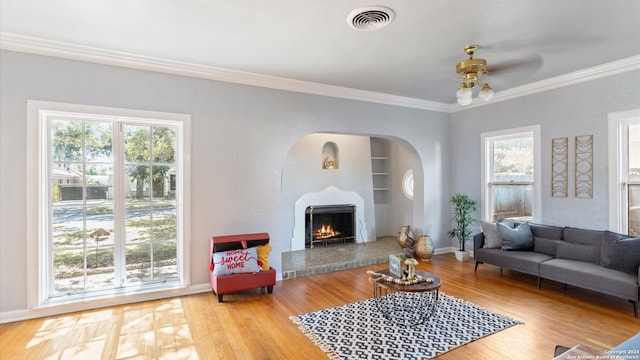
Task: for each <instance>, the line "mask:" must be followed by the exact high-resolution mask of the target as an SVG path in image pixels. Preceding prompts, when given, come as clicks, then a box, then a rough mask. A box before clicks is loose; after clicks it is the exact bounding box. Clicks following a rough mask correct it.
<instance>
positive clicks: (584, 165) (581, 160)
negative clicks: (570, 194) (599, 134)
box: [575, 135, 593, 199]
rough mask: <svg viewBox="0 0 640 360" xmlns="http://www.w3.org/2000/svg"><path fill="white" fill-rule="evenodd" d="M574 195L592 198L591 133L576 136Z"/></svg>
mask: <svg viewBox="0 0 640 360" xmlns="http://www.w3.org/2000/svg"><path fill="white" fill-rule="evenodd" d="M575 155H576V178H575V179H576V183H575V185H576V188H575V190H576V197H577V198H581V199H592V198H593V135H581V136H576V154H575Z"/></svg>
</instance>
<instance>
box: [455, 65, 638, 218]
mask: <svg viewBox="0 0 640 360" xmlns="http://www.w3.org/2000/svg"><path fill="white" fill-rule="evenodd" d="M638 108H640V71H634V72H628V73H624V74H622V75H616V76H611V77H607V78H604V79H599V80H594V81H590V82H585V83H581V84H577V85H572V86H568V87H564V88H559V89H555V90H551V91H547V92H544V93H539V94H534V95H529V96H526V97H521V98H517V99H514V100H510V101H504V102H496V103H493V104H490V105H488V106H483V107H478V108H473V109H470V110H466V111H460V112H456V113H453V114H452V116H451V140H450V144H451V149H450V151H451V163H452V169H451V181H452V189H451V190H452V193H455V192H464V193H468V194H469V195H470V196H471V197H472V198H473V199H477V200H480V181H479V180H480V154H481V144H480V134H481V133H482V132H487V131H496V130H502V129H510V128H517V127H523V126H529V125H534V124H540V125H541V143H542V155H541V156H542V216H541V222H542V223H544V224H551V225H560V226H575V227H584V228H589V229H606V228H607V227H608V223H609V222H608V183H607V181H608V180H607V176H608V175H607V174H608V171H609V164H608V154H607V146H608V145H607V113H610V112H617V111H625V110H630V109H638ZM578 135H593V142H594V147H593V148H594V154H593V161H594V164H593V170H594V172H593V175H594V177H593V198H592V199H577V198H576V197H575V196H574V182H573V176H574V174H575V172H574V170H575V169H574V165H575V161H574V159H573V156H574V148H573V146H574V144H575V136H578ZM558 137H568V138H569V141H570V152H569V159H570V161H569V176H570V177H569V182H568V183H569V196H568V197H567V198H554V197H551V175H550V174H551V139H554V138H558Z"/></svg>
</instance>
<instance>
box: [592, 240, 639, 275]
mask: <svg viewBox="0 0 640 360" xmlns="http://www.w3.org/2000/svg"><path fill="white" fill-rule="evenodd" d="M598 264H599V265H602V266H604V267H607V268H609V269H614V270H620V271H624V272H628V273H630V274H634V275H637V274H638V267H639V266H640V238H634V237H629V236H626V235H622V234H617V233H614V232H611V231H605V232H604V238H603V240H602V248H601V251H600V259H599V262H598Z"/></svg>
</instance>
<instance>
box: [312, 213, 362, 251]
mask: <svg viewBox="0 0 640 360" xmlns="http://www.w3.org/2000/svg"><path fill="white" fill-rule="evenodd" d="M355 215H356V206H355V205H352V204H344V205H315V206H313V205H311V206H308V207H307V208H306V210H305V248H308V249H313V248H314V247H315V246H327V245H333V244H346V243H355V242H356V230H355V228H356V226H355V224H356V221H355Z"/></svg>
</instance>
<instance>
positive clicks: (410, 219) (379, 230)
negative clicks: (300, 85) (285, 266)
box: [281, 133, 425, 250]
mask: <svg viewBox="0 0 640 360" xmlns="http://www.w3.org/2000/svg"><path fill="white" fill-rule="evenodd" d="M372 137H377V138H380V139H382V140H384V141H385V142H387V143H388V144H389V146H388V150H389V152H388V156H389V160H388V164H389V175H388V185H389V190H388V196H387V197H388V200H389V201H385V202H383V203H376V202H375V201H374V197H375V196H374V193H375V192H380V191H374V187H376V186H377V185H376V184H374V178H376V177H380V175H373V173H374V170H373V169H372V156H376V154H373V153H372V150H373V149H372V148H371V138H372ZM320 149H322V156H323V160H324V158H325V157H327V156H335V157H334V159H335V160H338V161H336V162H335V163H334V166H336V167H335V169H338V166H339V170H340V171H326V169H325V168H324V167H318V163H317V162H316V161H317V159H318V152H319V150H320ZM310 159H313V160H315V161H310ZM409 169H412V170H413V172H414V181H415V182H416V191H415V194H414V198H413V200H411V199H407V197H406V196H405V195H404V193H403V191H402V176H403V174H405V172H406V171H407V170H409ZM376 171H377V170H376ZM423 181H424V176H423V165H422V161H421V160H420V156H419V155H418V152H417V151H416V150H415V148H414V147H413V146H412V145H411V144H409V143H408V142H407V141H406V140H403V139H399V138H395V137H380V136H379V135H374V134H371V135H369V134H366V135H360V134H335V133H313V134H307V135H305V136H303V137H301V138H300V139H299V140H298V141H297V142H296V143H295V144H294V145H293V146H292V147H291V149H290V151H289V153H288V155H287V158H286V160H285V163H284V165H283V169H282V180H281V189H282V226H283V227H284V228H283V232H284V233H287V234H291V236H292V238H291V241H290V247H289V250H294V248H295V249H299V248H300V246H299V245H296V246H294V244H299V243H300V241H299V239H297V237H299V235H297V234H298V233H299V231H300V229H299V226H300V225H297V224H296V216H298V217H299V216H301V214H296V211H297V212H299V213H302V211H303V210H304V209H302V208H301V207H299V206H298V210H296V206H297V205H299V204H300V203H301V201H302V200H304V199H307V198H309V197H310V196H311V195H314V196H315V195H317V194H322V196H321V197H320V198H321V200H322V201H316V202H318V204H311V205H328V203H327V204H325V202H330V203H331V204H337V203H345V204H346V203H349V204H351V203H354V202H356V201H354V200H353V199H360V198H361V199H362V200H358V201H362V203H361V204H360V205H358V209H357V212H358V216H359V218H358V224H357V227H358V230H357V231H358V234H357V236H358V238H357V242H358V243H360V242H363V241H365V242H368V241H375V239H376V238H377V237H381V236H397V232H398V231H399V229H400V227H401V226H402V225H406V224H410V225H411V226H412V228H414V229H416V230H417V231H418V232H421V230H422V229H423V228H424V224H423V221H424V220H423V217H424V211H425V210H424V201H423V200H424V198H423V196H424V191H423V189H421V186H422V185H419V184H423ZM330 190H331V191H330ZM327 191H329V194H331V195H332V196H327V195H326V194H327ZM336 194H343V195H344V194H349V196H351V197H352V198H350V197H348V196H343V199H340V198H339V199H335V196H333V195H336ZM318 196H319V195H318ZM316 198H318V197H317V196H316ZM329 198H331V199H330V200H331V201H329ZM300 209H302V210H300ZM378 222H379V224H378Z"/></svg>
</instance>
